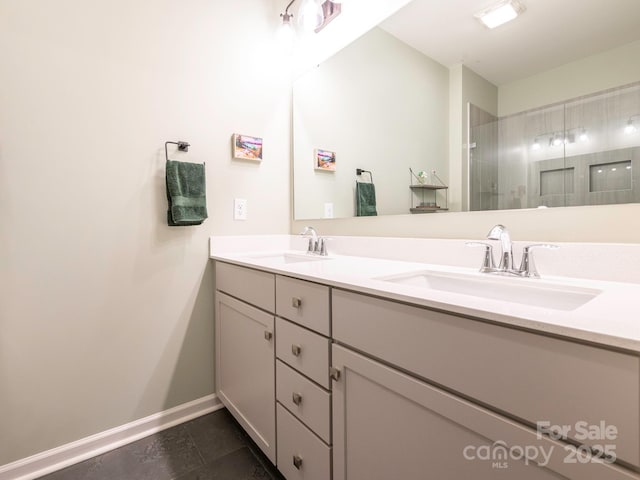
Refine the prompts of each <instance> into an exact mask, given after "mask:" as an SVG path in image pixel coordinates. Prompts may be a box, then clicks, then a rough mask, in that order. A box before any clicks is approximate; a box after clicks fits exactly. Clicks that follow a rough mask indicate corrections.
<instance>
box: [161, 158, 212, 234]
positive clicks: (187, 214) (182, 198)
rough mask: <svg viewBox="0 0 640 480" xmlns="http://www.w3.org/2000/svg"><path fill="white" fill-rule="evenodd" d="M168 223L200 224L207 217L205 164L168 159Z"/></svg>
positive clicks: (173, 225)
mask: <svg viewBox="0 0 640 480" xmlns="http://www.w3.org/2000/svg"><path fill="white" fill-rule="evenodd" d="M166 185H167V200H168V201H169V210H168V211H167V223H168V225H169V226H171V227H177V226H187V225H200V224H201V223H202V222H204V220H205V219H206V218H207V197H206V183H205V172H204V165H202V164H200V163H187V162H175V161H173V160H167V166H166Z"/></svg>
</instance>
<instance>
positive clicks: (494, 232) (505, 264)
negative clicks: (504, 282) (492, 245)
mask: <svg viewBox="0 0 640 480" xmlns="http://www.w3.org/2000/svg"><path fill="white" fill-rule="evenodd" d="M487 238H488V239H489V240H500V243H501V245H502V254H501V255H500V265H498V270H500V271H503V272H506V271H508V270H512V269H513V244H512V243H511V237H510V236H509V230H507V227H505V226H504V225H499V224H498V225H496V226H495V227H493V228H492V229H491V230H490V231H489V233H487Z"/></svg>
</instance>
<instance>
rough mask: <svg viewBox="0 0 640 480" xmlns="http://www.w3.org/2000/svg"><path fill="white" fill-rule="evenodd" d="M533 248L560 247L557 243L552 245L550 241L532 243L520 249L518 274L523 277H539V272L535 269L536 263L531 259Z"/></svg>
mask: <svg viewBox="0 0 640 480" xmlns="http://www.w3.org/2000/svg"><path fill="white" fill-rule="evenodd" d="M534 248H547V249H550V250H556V249H558V248H560V247H559V246H558V245H552V244H550V243H534V244H533V245H527V246H525V247H524V248H523V249H522V261H521V262H520V269H519V270H520V274H521V275H522V276H523V277H529V278H540V274H539V273H538V270H537V269H536V264H535V262H534V261H533V252H532V251H531V250H533V249H534Z"/></svg>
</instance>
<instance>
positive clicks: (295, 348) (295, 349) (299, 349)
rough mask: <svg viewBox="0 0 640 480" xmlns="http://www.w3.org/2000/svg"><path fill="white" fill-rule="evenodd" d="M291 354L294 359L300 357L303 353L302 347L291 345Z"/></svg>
mask: <svg viewBox="0 0 640 480" xmlns="http://www.w3.org/2000/svg"><path fill="white" fill-rule="evenodd" d="M291 353H293V356H294V357H299V356H300V354H301V353H302V347H301V346H300V345H291Z"/></svg>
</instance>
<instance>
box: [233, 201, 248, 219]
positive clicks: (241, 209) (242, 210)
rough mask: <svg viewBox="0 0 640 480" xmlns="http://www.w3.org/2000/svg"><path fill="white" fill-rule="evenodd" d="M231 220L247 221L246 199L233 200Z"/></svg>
mask: <svg viewBox="0 0 640 480" xmlns="http://www.w3.org/2000/svg"><path fill="white" fill-rule="evenodd" d="M233 219H234V220H246V219H247V199H246V198H234V199H233Z"/></svg>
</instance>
